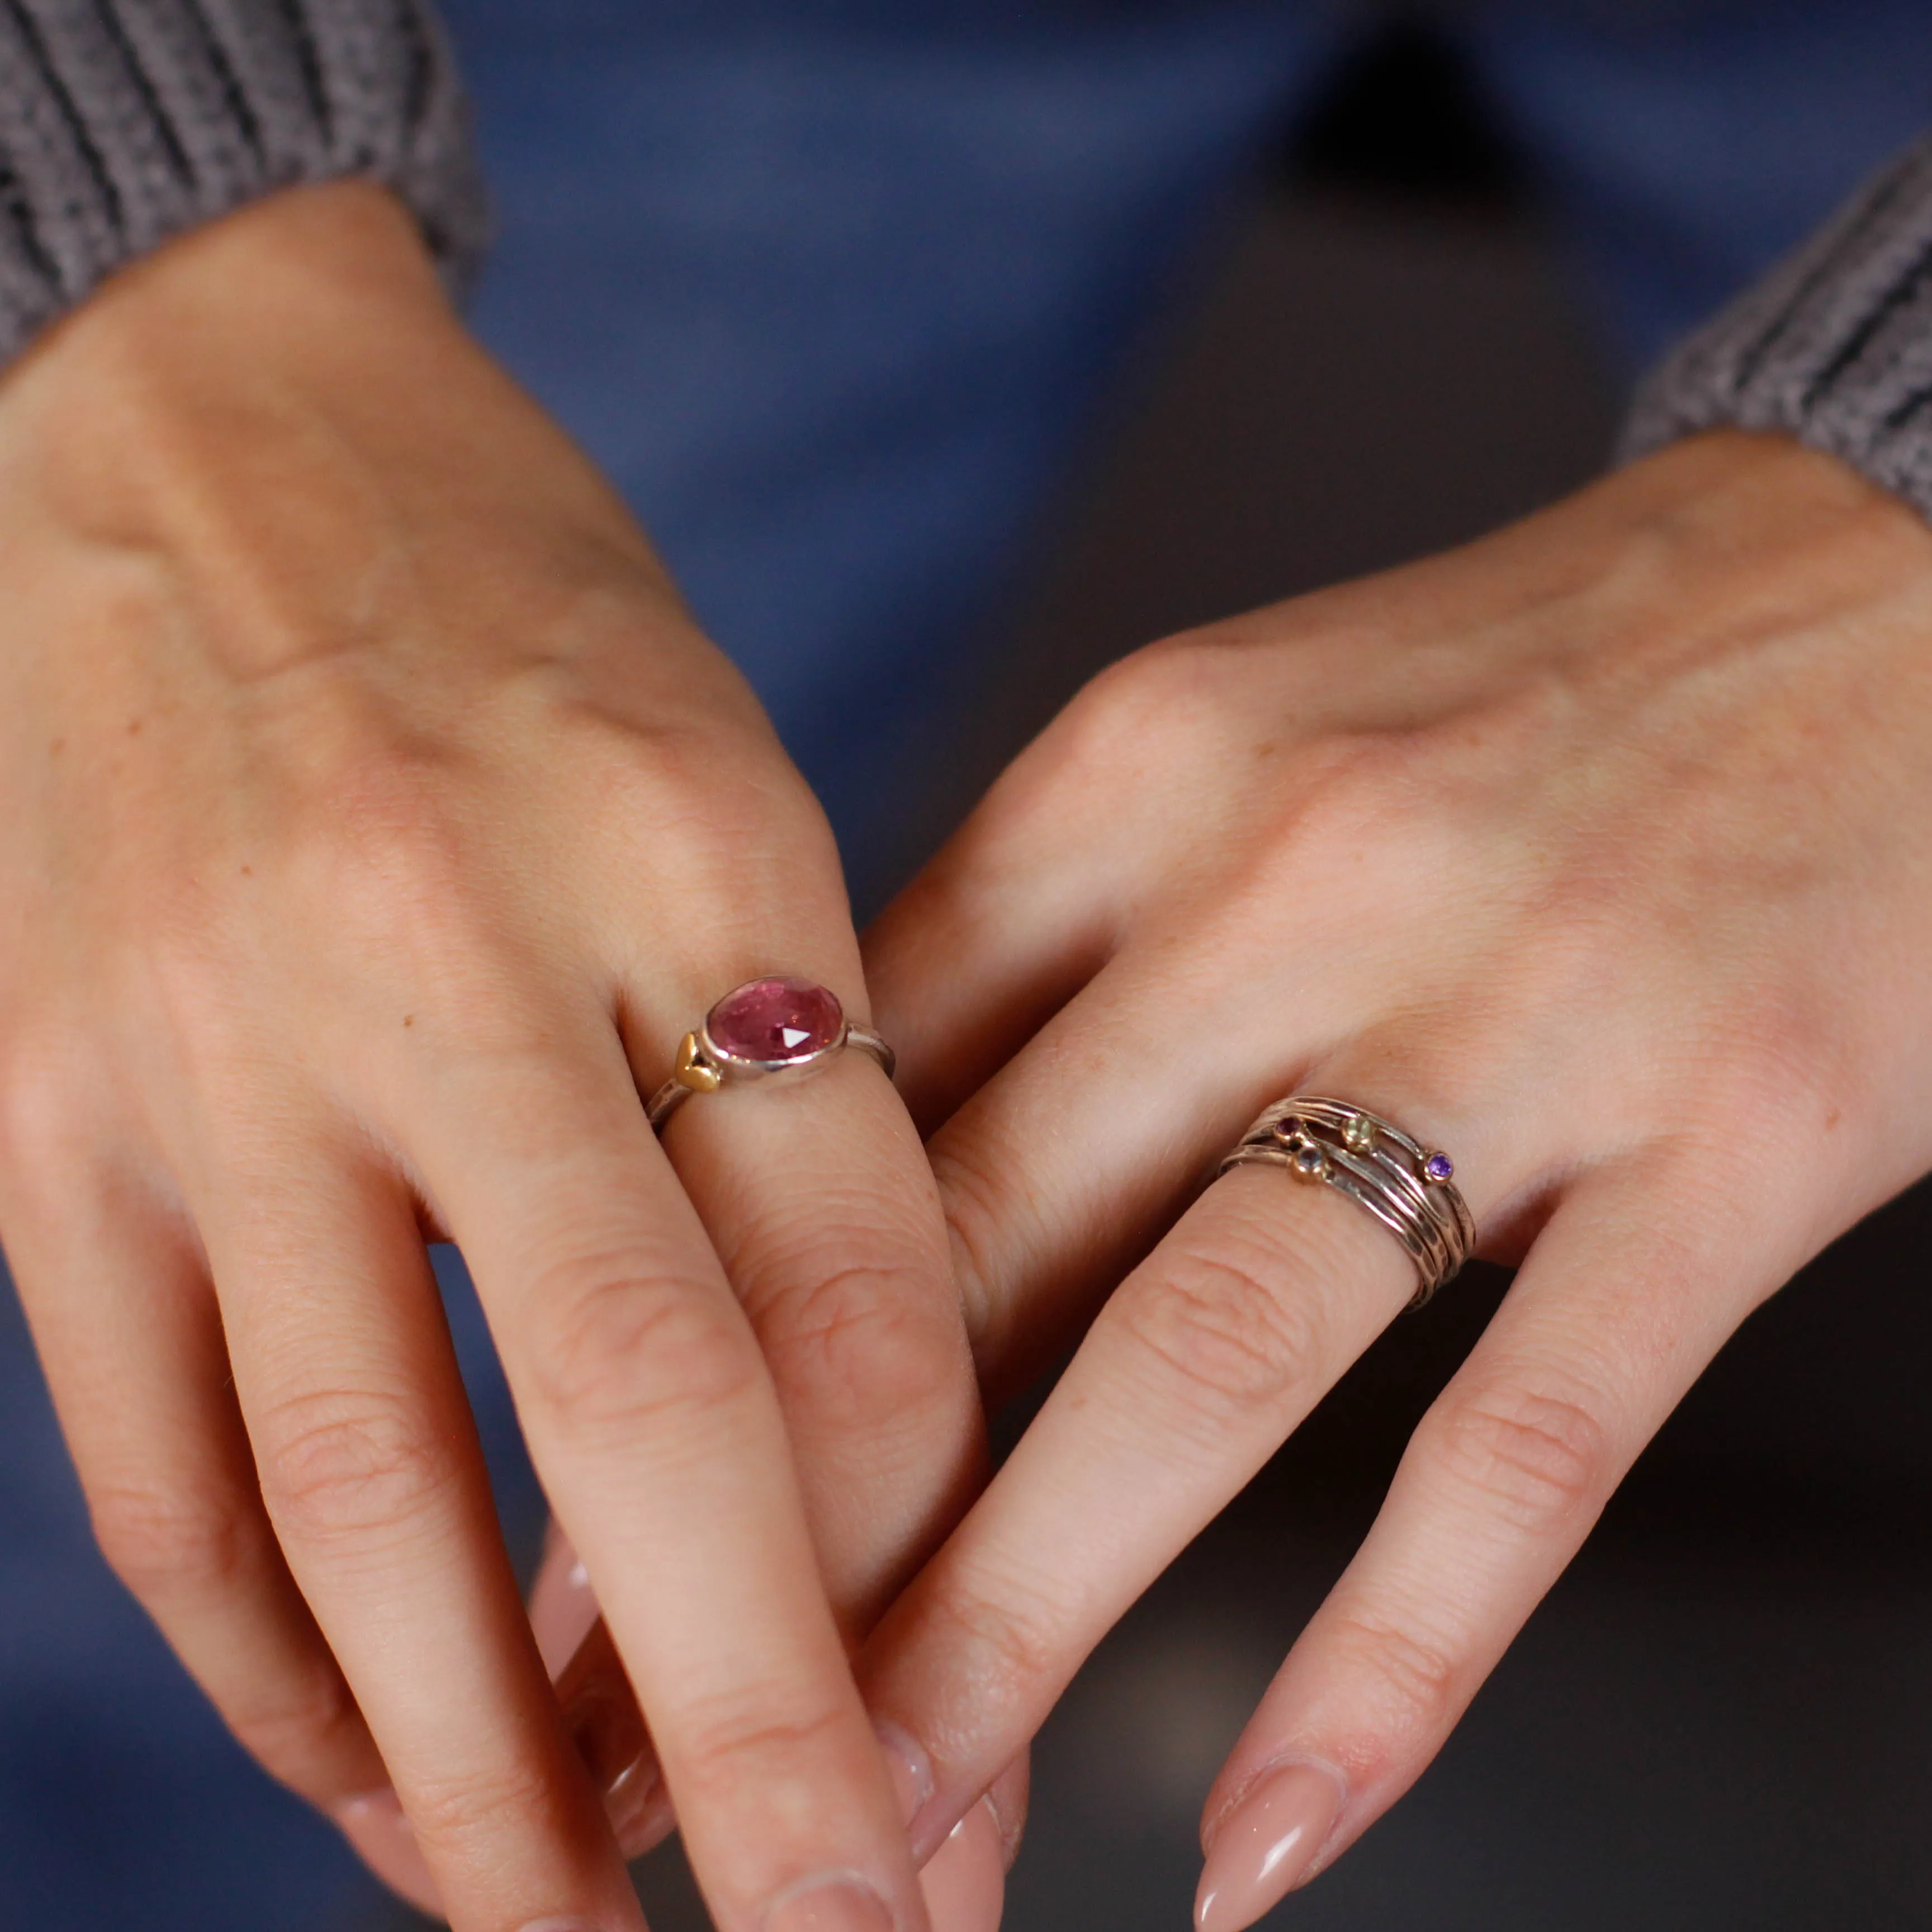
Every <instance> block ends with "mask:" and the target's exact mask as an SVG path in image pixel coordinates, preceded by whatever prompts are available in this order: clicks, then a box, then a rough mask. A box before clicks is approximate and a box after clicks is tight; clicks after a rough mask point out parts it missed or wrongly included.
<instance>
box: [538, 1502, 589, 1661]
mask: <svg viewBox="0 0 1932 1932" xmlns="http://www.w3.org/2000/svg"><path fill="white" fill-rule="evenodd" d="M597 1616H598V1611H597V1598H596V1594H595V1592H593V1591H592V1589H591V1587H590V1577H589V1572H588V1571H586V1569H585V1568H584V1567H583V1565H582V1564H581V1563H580V1562H578V1561H577V1552H576V1551H575V1550H573V1549H571V1547H570V1544H569V1543H568V1541H567V1540H566V1538H565V1536H564V1535H563V1532H562V1531H561V1530H559V1529H558V1528H557V1527H556V1525H555V1524H554V1523H553V1524H552V1525H551V1526H550V1536H549V1539H548V1542H547V1547H545V1549H544V1560H543V1564H542V1566H541V1568H539V1569H538V1571H537V1580H536V1582H535V1584H534V1585H533V1586H532V1588H531V1590H530V1631H531V1633H532V1635H533V1636H534V1637H535V1638H536V1640H537V1655H538V1656H539V1657H541V1658H542V1659H543V1663H544V1669H545V1670H547V1671H548V1672H549V1673H550V1677H551V1679H552V1681H554V1680H555V1679H556V1678H557V1677H558V1676H559V1675H561V1674H562V1670H563V1667H564V1666H565V1664H568V1662H569V1661H570V1660H571V1658H573V1657H574V1656H575V1655H577V1646H579V1645H580V1644H581V1643H583V1640H584V1639H585V1638H586V1637H588V1636H589V1634H590V1627H591V1625H592V1624H594V1623H595V1622H596V1621H597Z"/></svg>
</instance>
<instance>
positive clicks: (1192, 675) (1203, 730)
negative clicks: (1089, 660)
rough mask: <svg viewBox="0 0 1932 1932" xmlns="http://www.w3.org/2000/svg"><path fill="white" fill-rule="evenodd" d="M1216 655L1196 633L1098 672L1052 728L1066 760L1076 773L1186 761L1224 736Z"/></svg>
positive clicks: (1151, 647) (1141, 771)
mask: <svg viewBox="0 0 1932 1932" xmlns="http://www.w3.org/2000/svg"><path fill="white" fill-rule="evenodd" d="M1210 655H1211V654H1210V653H1209V652H1207V651H1205V650H1204V649H1202V648H1201V647H1200V645H1199V642H1198V640H1196V639H1195V638H1193V637H1190V636H1185V635H1184V636H1181V637H1168V638H1163V639H1162V640H1160V642H1158V643H1152V644H1148V645H1145V646H1142V648H1141V649H1139V650H1137V651H1135V652H1133V653H1131V654H1130V655H1128V656H1127V657H1124V658H1121V659H1120V661H1118V663H1115V664H1109V666H1108V667H1107V668H1106V670H1103V671H1101V672H1100V673H1099V674H1098V675H1097V676H1095V677H1094V678H1092V679H1090V680H1089V681H1088V683H1087V684H1086V685H1085V686H1084V687H1082V689H1081V691H1079V693H1078V694H1077V695H1076V697H1074V699H1073V702H1072V703H1070V704H1069V705H1068V706H1067V709H1066V710H1065V711H1064V712H1062V714H1061V718H1060V719H1059V720H1058V721H1056V723H1055V725H1054V727H1053V730H1054V733H1055V735H1056V736H1057V737H1058V739H1059V740H1060V745H1059V748H1060V752H1061V762H1062V763H1064V765H1065V766H1067V767H1068V768H1070V769H1072V770H1073V771H1075V772H1082V773H1091V772H1096V771H1099V772H1110V771H1121V770H1131V771H1133V772H1135V773H1136V775H1145V774H1146V772H1147V770H1148V763H1149V760H1155V761H1157V762H1158V763H1160V765H1161V766H1169V765H1172V764H1175V763H1185V762H1187V760H1190V759H1191V758H1193V757H1196V756H1198V755H1199V754H1200V753H1201V752H1202V751H1203V750H1205V748H1207V745H1208V744H1209V743H1211V742H1215V741H1218V739H1219V738H1220V736H1221V734H1222V729H1223V719H1222V715H1221V706H1222V704H1223V699H1222V697H1221V696H1220V693H1219V691H1217V686H1216V683H1215V680H1214V679H1213V678H1212V676H1210V675H1209V674H1208V673H1209V670H1210V663H1209V658H1210Z"/></svg>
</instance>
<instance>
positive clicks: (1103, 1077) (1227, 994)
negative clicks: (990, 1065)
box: [928, 954, 1325, 1403]
mask: <svg viewBox="0 0 1932 1932" xmlns="http://www.w3.org/2000/svg"><path fill="white" fill-rule="evenodd" d="M1255 977H1257V976H1253V975H1251V976H1250V977H1249V979H1248V980H1247V981H1246V982H1244V980H1242V979H1241V976H1240V975H1239V974H1235V975H1234V976H1232V977H1229V979H1228V980H1226V983H1219V982H1217V986H1215V987H1214V988H1213V989H1205V988H1203V987H1201V986H1189V985H1188V984H1187V983H1185V979H1184V976H1181V977H1176V975H1175V970H1174V969H1173V968H1169V967H1166V966H1164V965H1162V963H1161V962H1153V961H1148V960H1144V959H1142V958H1141V957H1139V956H1137V955H1133V954H1123V955H1121V956H1120V957H1118V958H1117V959H1115V960H1114V961H1113V962H1112V963H1111V964H1110V965H1109V966H1108V967H1107V968H1106V971H1103V973H1101V974H1100V975H1099V977H1097V978H1096V979H1095V980H1094V981H1093V983H1091V985H1089V986H1087V987H1086V988H1085V989H1084V990H1083V991H1082V992H1081V993H1080V994H1079V996H1078V997H1077V998H1076V999H1074V1000H1073V1001H1072V1002H1071V1004H1069V1005H1068V1006H1067V1007H1066V1008H1065V1010H1064V1011H1062V1012H1061V1013H1058V1014H1057V1015H1056V1016H1055V1017H1054V1018H1053V1019H1052V1020H1051V1021H1050V1022H1049V1023H1048V1024H1047V1025H1046V1027H1045V1028H1043V1030H1042V1031H1041V1033H1040V1036H1039V1037H1038V1038H1037V1040H1034V1043H1032V1044H1031V1046H1029V1047H1028V1049H1026V1050H1025V1052H1022V1054H1021V1055H1019V1057H1018V1058H1016V1060H1014V1061H1013V1062H1012V1063H1011V1064H1010V1065H1008V1066H1007V1067H1004V1068H1002V1069H1001V1071H1000V1072H999V1073H998V1074H997V1075H996V1076H995V1077H994V1078H993V1079H992V1080H990V1081H989V1082H987V1084H986V1085H985V1086H984V1087H983V1088H981V1089H980V1091H978V1092H977V1094H974V1096H973V1097H972V1098H971V1100H968V1102H967V1103H965V1105H964V1106H962V1108H961V1109H959V1112H957V1113H956V1115H954V1116H953V1118H952V1119H950V1121H947V1124H946V1125H945V1126H944V1127H943V1128H942V1129H941V1130H940V1131H939V1133H938V1134H936V1135H935V1136H934V1137H933V1139H932V1144H931V1146H930V1148H929V1150H928V1151H929V1156H930V1158H931V1160H932V1169H933V1172H934V1175H935V1177H936V1178H937V1180H938V1184H939V1188H940V1193H941V1199H942V1200H943V1201H944V1204H945V1211H946V1214H947V1221H948V1223H949V1225H950V1228H951V1229H952V1233H953V1253H954V1260H955V1265H956V1268H957V1270H958V1273H959V1283H960V1292H961V1295H962V1298H964V1301H965V1307H966V1310H967V1312H968V1319H969V1321H970V1322H971V1328H972V1343H973V1348H974V1355H975V1358H976V1359H977V1362H978V1364H979V1369H980V1380H981V1383H982V1385H983V1388H985V1389H986V1392H987V1395H988V1399H989V1402H991V1403H998V1401H999V1400H1001V1398H1002V1397H1004V1396H1005V1395H1007V1394H1011V1393H1013V1392H1015V1391H1017V1390H1018V1389H1019V1388H1022V1387H1023V1386H1024V1385H1025V1383H1026V1382H1028V1380H1030V1379H1031V1378H1032V1377H1033V1376H1035V1375H1037V1373H1039V1372H1040V1370H1043V1368H1045V1367H1046V1366H1047V1365H1048V1364H1049V1363H1050V1362H1052V1361H1053V1360H1054V1359H1055V1358H1056V1357H1057V1356H1058V1355H1059V1354H1060V1353H1061V1352H1062V1351H1063V1350H1064V1348H1065V1347H1066V1346H1067V1343H1069V1342H1070V1341H1071V1340H1073V1337H1075V1336H1076V1335H1077V1334H1079V1331H1080V1330H1081V1328H1082V1327H1084V1325H1085V1323H1086V1322H1087V1320H1088V1318H1089V1316H1091V1313H1092V1312H1093V1310H1094V1309H1095V1308H1096V1307H1097V1306H1098V1305H1099V1304H1100V1301H1101V1300H1102V1299H1103V1298H1104V1297H1105V1296H1106V1295H1107V1294H1108V1292H1109V1291H1111V1289H1112V1288H1113V1286H1114V1284H1115V1283H1117V1282H1118V1281H1119V1280H1121V1277H1122V1276H1123V1275H1124V1274H1125V1273H1126V1272H1127V1271H1128V1270H1129V1269H1130V1268H1131V1267H1132V1266H1133V1265H1134V1263H1135V1262H1136V1261H1137V1260H1139V1258H1140V1257H1141V1256H1142V1255H1144V1254H1145V1253H1146V1252H1147V1251H1148V1248H1149V1247H1151V1244H1152V1243H1153V1241H1154V1238H1156V1236H1157V1235H1158V1234H1159V1232H1160V1231H1161V1230H1162V1229H1164V1228H1166V1226H1169V1224H1170V1223H1172V1221H1173V1220H1174V1218H1175V1216H1176V1215H1177V1214H1178V1213H1179V1212H1180V1211H1181V1207H1182V1206H1183V1205H1184V1203H1185V1202H1186V1200H1187V1197H1188V1196H1189V1195H1190V1193H1193V1191H1194V1190H1196V1188H1197V1187H1199V1185H1200V1184H1201V1182H1202V1180H1203V1179H1204V1178H1205V1175H1206V1173H1207V1172H1208V1170H1209V1168H1210V1164H1211V1163H1212V1161H1213V1160H1214V1158H1215V1157H1217V1155H1219V1154H1220V1153H1221V1152H1222V1151H1223V1150H1225V1149H1226V1148H1227V1147H1228V1146H1229V1145H1231V1144H1232V1142H1233V1140H1234V1139H1235V1136H1237V1135H1238V1133H1240V1132H1241V1129H1242V1128H1243V1127H1245V1126H1246V1125H1247V1123H1248V1121H1250V1120H1251V1119H1252V1118H1253V1117H1254V1115H1255V1114H1256V1112H1257V1111H1258V1110H1259V1108H1260V1107H1261V1106H1262V1105H1263V1104H1264V1103H1265V1102H1266V1101H1267V1100H1268V1099H1270V1098H1271V1097H1273V1096H1274V1095H1276V1094H1280V1093H1283V1092H1286V1091H1289V1089H1290V1088H1292V1085H1294V1084H1295V1069H1296V1067H1297V1066H1298V1064H1305V1063H1306V1061H1307V1059H1308V1058H1309V1057H1310V1053H1311V1052H1312V1050H1313V1049H1312V1044H1310V1045H1304V1046H1302V1047H1301V1048H1299V1049H1298V1048H1297V1047H1296V1046H1294V1045H1293V1044H1292V1043H1289V1044H1288V1045H1286V1046H1283V1047H1282V1048H1281V1049H1280V1050H1278V1051H1277V1052H1274V1053H1272V1054H1271V1055H1270V1056H1269V1057H1268V1058H1259V1057H1258V1056H1257V1055H1256V1052H1255V1051H1254V1046H1255V1043H1256V1040H1264V1041H1267V1042H1268V1043H1271V1046H1273V1045H1274V1043H1278V1042H1279V1041H1280V1037H1281V1034H1282V1031H1283V1014H1282V1012H1281V1010H1280V1004H1281V1003H1280V1000H1279V998H1278V997H1277V996H1275V995H1272V994H1271V998H1270V999H1269V1001H1268V1002H1266V1003H1265V1005H1264V1006H1259V1007H1258V1006H1257V1005H1256V1004H1255V1003H1254V1001H1253V997H1252V994H1251V992H1250V990H1249V989H1250V987H1251V986H1252V984H1253V981H1254V979H1255ZM1210 1004H1211V1006H1212V1008H1213V1010H1214V1011H1215V1012H1216V1013H1217V1014H1218V1015H1219V1016H1220V1021H1219V1023H1218V1024H1217V1025H1216V1026H1214V1028H1211V1029H1205V1030H1204V1029H1202V1028H1199V1027H1198V1026H1194V1025H1175V1024H1172V1023H1171V1016H1175V1015H1177V1014H1178V1015H1191V1014H1193V1013H1196V1011H1198V1010H1199V1009H1200V1008H1201V1007H1202V1006H1204V1005H1210ZM1324 1017H1325V1016H1323V1015H1322V1013H1320V1012H1319V1010H1316V1006H1315V1002H1314V998H1313V995H1312V994H1311V995H1310V999H1309V1001H1307V1011H1306V1012H1304V1011H1303V1010H1300V1009H1298V1010H1296V1012H1295V1022H1296V1024H1297V1025H1298V1027H1303V1028H1307V1029H1308V1031H1306V1032H1305V1033H1304V1041H1307V1042H1309V1043H1313V1041H1314V1040H1319V1037H1321V1036H1320V1034H1319V1032H1316V1031H1314V1028H1316V1025H1319V1022H1321V1020H1322V1019H1323V1018H1324Z"/></svg>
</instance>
